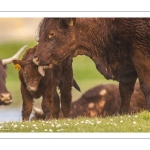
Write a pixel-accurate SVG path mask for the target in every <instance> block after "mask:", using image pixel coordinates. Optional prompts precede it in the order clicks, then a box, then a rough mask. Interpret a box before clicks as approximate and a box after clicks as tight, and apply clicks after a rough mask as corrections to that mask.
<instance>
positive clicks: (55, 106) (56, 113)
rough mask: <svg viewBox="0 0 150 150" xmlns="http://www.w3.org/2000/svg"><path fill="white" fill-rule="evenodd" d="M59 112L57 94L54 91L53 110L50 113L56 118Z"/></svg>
mask: <svg viewBox="0 0 150 150" xmlns="http://www.w3.org/2000/svg"><path fill="white" fill-rule="evenodd" d="M59 112H60V100H59V95H58V94H57V93H56V94H55V98H54V111H53V113H52V116H53V118H56V119H58V117H59Z"/></svg>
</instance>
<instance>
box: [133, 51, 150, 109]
mask: <svg viewBox="0 0 150 150" xmlns="http://www.w3.org/2000/svg"><path fill="white" fill-rule="evenodd" d="M146 51H148V50H143V49H140V50H136V51H135V53H134V54H133V56H132V59H133V63H134V66H135V69H136V71H137V74H138V78H139V82H140V88H141V90H142V92H143V93H144V95H145V98H146V108H147V110H148V111H150V58H149V54H148V53H146Z"/></svg>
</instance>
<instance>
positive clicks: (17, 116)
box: [0, 18, 118, 121]
mask: <svg viewBox="0 0 150 150" xmlns="http://www.w3.org/2000/svg"><path fill="white" fill-rule="evenodd" d="M41 19H42V18H0V59H3V58H9V57H11V56H13V55H14V54H15V53H16V52H17V51H18V50H19V49H20V48H21V47H22V46H24V45H28V47H27V48H26V49H28V48H30V47H33V46H34V45H36V44H37V42H36V41H35V31H36V29H37V26H38V24H39V22H40V20H41ZM24 53H25V51H24V52H23V53H22V54H21V56H20V57H19V59H22V56H23V54H24ZM6 71H7V78H6V85H7V89H8V90H9V92H10V93H11V94H12V97H13V103H12V104H11V105H9V106H0V121H21V109H22V98H21V92H20V80H19V78H18V71H17V70H15V68H14V65H13V63H11V64H8V65H7V70H6ZM73 71H74V78H75V79H76V81H77V83H78V84H79V86H80V88H81V92H78V91H77V90H75V89H74V88H72V100H73V101H74V100H77V99H78V98H79V97H80V96H81V95H82V94H83V93H84V92H86V91H87V90H88V89H90V88H92V87H94V86H96V85H98V84H105V83H116V84H118V83H117V82H115V81H113V80H106V79H105V78H104V77H103V76H102V75H101V74H100V73H99V72H98V71H97V69H96V67H95V64H94V63H93V61H92V60H91V59H90V58H88V57H87V56H77V57H75V58H73ZM40 103H41V98H40V99H35V103H34V105H35V106H38V107H40Z"/></svg>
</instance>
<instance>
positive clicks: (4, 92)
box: [0, 60, 12, 105]
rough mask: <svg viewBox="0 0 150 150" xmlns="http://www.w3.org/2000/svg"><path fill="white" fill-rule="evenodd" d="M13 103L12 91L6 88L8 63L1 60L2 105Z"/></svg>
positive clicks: (0, 100) (0, 94) (0, 90)
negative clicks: (4, 63) (5, 63)
mask: <svg viewBox="0 0 150 150" xmlns="http://www.w3.org/2000/svg"><path fill="white" fill-rule="evenodd" d="M11 103H12V97H11V94H10V92H8V90H7V88H6V65H3V64H2V60H0V105H9V104H11Z"/></svg>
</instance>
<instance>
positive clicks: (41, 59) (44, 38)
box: [33, 18, 76, 65]
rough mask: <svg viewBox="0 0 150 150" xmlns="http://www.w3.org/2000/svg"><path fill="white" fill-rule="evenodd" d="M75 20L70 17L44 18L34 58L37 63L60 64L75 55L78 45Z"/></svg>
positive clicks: (39, 30)
mask: <svg viewBox="0 0 150 150" xmlns="http://www.w3.org/2000/svg"><path fill="white" fill-rule="evenodd" d="M75 21H76V19H70V18H59V19H57V18H44V19H43V20H42V23H40V25H39V27H38V34H37V35H36V39H37V40H38V42H39V43H38V45H37V47H36V52H35V54H34V58H33V62H34V63H35V64H36V65H48V64H50V63H51V64H59V63H61V62H63V61H64V60H65V59H66V58H67V57H69V56H71V55H73V53H74V50H75V47H76V38H75V32H74V24H75ZM68 46H69V47H68Z"/></svg>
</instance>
